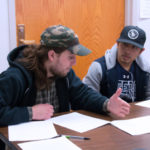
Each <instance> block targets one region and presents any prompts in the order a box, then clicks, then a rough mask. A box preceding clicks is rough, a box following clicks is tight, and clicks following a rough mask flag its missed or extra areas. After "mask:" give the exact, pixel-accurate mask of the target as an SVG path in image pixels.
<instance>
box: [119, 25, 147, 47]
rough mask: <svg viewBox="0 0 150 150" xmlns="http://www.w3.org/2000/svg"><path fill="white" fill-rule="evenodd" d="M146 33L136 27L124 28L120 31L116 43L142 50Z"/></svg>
mask: <svg viewBox="0 0 150 150" xmlns="http://www.w3.org/2000/svg"><path fill="white" fill-rule="evenodd" d="M145 41H146V33H145V31H144V30H143V29H141V28H139V27H138V26H125V27H124V29H123V30H122V31H121V34H120V37H119V38H118V40H117V42H123V43H128V44H132V45H134V46H136V47H139V48H144V43H145Z"/></svg>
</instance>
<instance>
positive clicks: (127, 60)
mask: <svg viewBox="0 0 150 150" xmlns="http://www.w3.org/2000/svg"><path fill="white" fill-rule="evenodd" d="M145 41H146V34H145V32H144V31H143V30H142V29H141V28H139V27H137V26H125V27H124V29H123V30H122V32H121V34H120V37H119V38H118V40H117V44H115V45H114V46H113V47H112V49H111V50H107V51H106V53H105V56H103V57H101V58H99V59H97V60H95V61H94V62H93V63H92V64H91V66H90V68H89V70H88V73H87V75H86V76H85V77H84V79H83V82H84V83H85V84H87V85H88V86H89V87H91V88H93V89H94V90H96V91H98V92H100V93H102V94H103V95H104V96H107V97H111V96H112V95H113V93H114V92H115V91H116V90H117V89H118V88H121V89H122V93H121V95H120V97H121V98H122V99H124V100H125V101H126V102H134V101H140V100H146V99H149V98H150V87H149V86H150V82H149V78H150V65H148V63H146V61H145V59H144V58H143V56H142V55H140V54H141V53H142V52H143V51H144V43H145Z"/></svg>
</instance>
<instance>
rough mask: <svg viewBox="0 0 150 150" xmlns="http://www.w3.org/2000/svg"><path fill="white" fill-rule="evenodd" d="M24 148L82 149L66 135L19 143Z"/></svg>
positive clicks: (38, 149)
mask: <svg viewBox="0 0 150 150" xmlns="http://www.w3.org/2000/svg"><path fill="white" fill-rule="evenodd" d="M18 145H19V146H20V147H21V148H22V150H50V149H52V150H68V149H69V150H81V149H80V148H79V147H78V146H76V145H75V144H73V143H72V142H71V141H70V140H68V139H67V138H66V137H58V138H54V139H48V140H41V141H33V142H25V143H20V144H18Z"/></svg>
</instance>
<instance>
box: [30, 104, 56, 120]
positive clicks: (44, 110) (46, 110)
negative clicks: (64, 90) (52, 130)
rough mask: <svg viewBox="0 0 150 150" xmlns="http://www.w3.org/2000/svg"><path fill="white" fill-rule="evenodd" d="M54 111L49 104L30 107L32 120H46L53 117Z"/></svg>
mask: <svg viewBox="0 0 150 150" xmlns="http://www.w3.org/2000/svg"><path fill="white" fill-rule="evenodd" d="M53 113H54V109H53V106H52V105H50V104H37V105H34V106H33V107H32V120H46V119H49V118H51V117H52V116H53Z"/></svg>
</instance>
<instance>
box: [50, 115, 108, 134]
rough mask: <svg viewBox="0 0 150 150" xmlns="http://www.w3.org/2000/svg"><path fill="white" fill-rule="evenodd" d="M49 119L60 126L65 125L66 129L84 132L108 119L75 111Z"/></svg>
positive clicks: (103, 123) (104, 122) (101, 124)
mask: <svg viewBox="0 0 150 150" xmlns="http://www.w3.org/2000/svg"><path fill="white" fill-rule="evenodd" d="M51 121H52V122H53V123H55V124H58V125H60V126H63V127H66V128H68V129H71V130H74V131H77V132H80V133H82V132H86V131H89V130H91V129H95V128H97V127H100V126H103V125H105V124H107V123H110V122H109V121H106V120H103V119H97V118H94V117H90V116H87V115H83V114H80V113H77V112H73V113H70V114H66V115H62V116H58V117H54V118H52V119H51Z"/></svg>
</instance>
